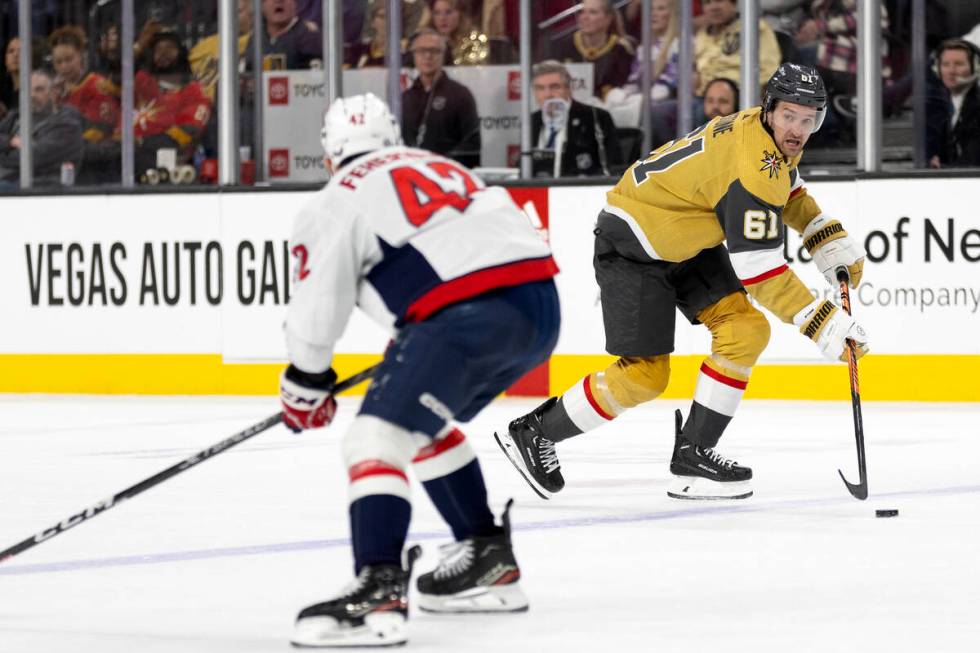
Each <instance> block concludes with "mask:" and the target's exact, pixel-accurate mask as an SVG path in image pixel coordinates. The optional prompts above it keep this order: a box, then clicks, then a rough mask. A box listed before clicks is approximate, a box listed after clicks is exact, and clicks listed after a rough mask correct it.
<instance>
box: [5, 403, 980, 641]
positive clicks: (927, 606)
mask: <svg viewBox="0 0 980 653" xmlns="http://www.w3.org/2000/svg"><path fill="white" fill-rule="evenodd" d="M357 405H358V399H357V398H350V399H347V398H345V399H343V400H342V401H341V412H340V415H339V417H338V419H337V421H336V422H335V423H334V425H333V426H331V427H330V428H329V429H328V430H326V431H322V432H311V433H306V434H304V435H302V436H294V435H292V434H290V433H288V432H287V431H286V430H285V429H283V428H282V427H276V428H274V429H273V430H271V431H269V432H267V433H264V434H262V435H259V436H257V437H256V438H254V439H252V440H250V441H248V442H246V443H244V444H243V445H241V446H240V448H237V449H232V450H230V451H227V452H225V453H223V454H221V455H219V456H217V457H216V458H214V459H213V460H210V461H207V462H205V463H203V464H202V465H200V466H199V467H196V468H194V469H192V470H189V471H187V472H186V473H183V474H181V475H179V476H177V477H175V478H173V479H171V480H169V481H167V482H165V483H163V484H161V485H159V486H158V487H155V488H153V489H151V490H148V491H147V492H145V493H144V494H142V495H140V496H139V497H137V498H134V499H133V500H131V501H129V502H126V503H122V504H120V505H119V506H118V507H115V508H113V509H112V510H109V511H108V512H105V513H103V514H101V515H99V516H97V517H96V518H94V519H92V520H91V521H89V522H86V523H84V524H82V525H80V526H78V527H77V528H74V529H72V530H69V531H67V532H65V533H63V534H61V535H59V536H57V537H55V538H53V539H51V540H48V541H46V542H43V543H41V544H39V545H38V546H36V547H35V548H33V549H30V550H29V551H26V552H24V553H22V554H20V555H18V556H16V557H15V558H12V559H10V560H8V561H7V562H5V563H3V564H0V653H61V652H66V653H131V652H138V653H173V652H181V653H184V652H193V653H197V652H200V653H233V652H234V653H239V652H259V651H263V652H264V651H270V652H274V651H280V652H284V651H287V650H290V648H289V645H288V639H289V634H290V631H291V626H292V621H293V618H294V616H295V614H296V612H297V611H298V610H299V609H300V608H302V607H304V606H305V605H307V604H310V603H314V602H317V601H319V600H323V599H325V598H327V597H328V596H330V595H331V594H332V593H333V592H334V591H336V590H338V589H339V588H340V587H341V586H343V585H344V584H345V583H346V582H347V581H348V580H349V578H350V575H351V562H350V552H349V545H348V543H347V537H348V527H347V520H346V510H347V500H346V496H345V492H346V479H345V475H344V470H343V468H342V465H341V463H340V460H339V452H338V443H339V440H340V437H341V434H342V433H343V432H344V430H345V428H346V427H347V426H348V425H349V424H350V421H351V418H352V415H353V414H354V412H355V411H356V408H357ZM534 405H536V402H535V401H531V400H519V399H503V400H498V401H497V402H496V403H494V404H493V405H492V406H491V407H490V408H488V409H487V410H486V411H484V413H483V414H482V415H480V416H479V417H478V418H477V419H476V420H474V421H473V422H471V423H470V424H469V425H467V426H466V427H465V429H464V430H465V431H466V432H467V433H468V434H469V437H470V439H471V442H473V444H474V445H475V447H476V449H477V451H478V453H479V455H480V460H481V463H482V466H483V471H484V474H485V476H486V479H487V484H488V486H489V489H490V494H491V500H492V505H493V507H494V509H495V510H498V511H499V509H500V508H501V507H502V505H503V503H504V501H505V500H506V499H507V497H515V498H516V499H517V503H516V505H515V507H514V510H513V513H512V514H513V520H514V524H515V532H514V540H515V548H516V553H517V557H518V560H519V562H520V564H521V567H522V571H523V574H524V577H523V580H522V581H521V582H522V583H523V585H524V588H525V591H526V593H527V594H528V595H529V597H530V600H531V609H530V611H529V612H528V613H526V614H519V615H492V616H434V615H427V614H421V613H419V612H417V611H414V610H413V613H412V617H411V621H410V641H409V644H408V646H409V647H410V649H411V650H413V651H417V652H423V651H447V652H448V651H453V652H456V651H487V652H494V653H498V652H501V653H512V652H517V651H561V652H562V653H565V652H566V651H607V652H609V653H612V652H613V651H657V652H673V651H677V652H682V653H696V652H700V651H722V652H726V653H727V652H730V651H746V652H752V653H761V652H765V651H779V652H781V653H782V652H786V651H793V652H797V651H821V652H828V651H830V652H836V651H842V652H844V651H848V652H849V651H858V652H861V653H871V652H877V651H915V652H916V653H920V652H926V651H928V652H937V651H951V652H952V651H956V652H965V651H980V571H978V569H980V562H978V557H980V555H978V554H980V474H978V470H980V438H978V432H980V429H978V426H977V425H978V424H980V406H978V405H967V404H961V405H938V404H894V403H866V404H865V406H864V409H865V429H866V434H867V441H868V446H867V455H868V475H869V478H870V488H871V497H870V498H869V499H868V500H867V501H864V502H860V501H857V500H855V499H853V498H851V496H850V495H849V494H848V493H847V492H846V490H845V488H844V486H843V484H842V483H841V481H840V479H839V478H838V476H837V471H836V470H837V469H838V468H841V469H843V470H844V472H845V474H846V475H847V476H848V477H849V478H850V479H851V480H856V477H857V471H856V455H855V449H854V438H853V429H852V423H851V408H850V405H849V404H848V403H838V402H829V403H817V402H814V403H803V402H762V401H749V402H746V403H745V404H744V405H743V406H742V408H741V410H740V412H739V415H738V417H737V419H736V420H735V421H734V422H733V424H732V426H731V428H730V429H729V432H728V433H727V434H726V436H725V438H724V439H723V440H722V443H721V445H720V446H719V450H720V451H721V452H722V453H724V454H726V455H729V456H730V457H734V458H736V459H738V460H739V461H741V462H743V463H745V464H748V465H750V466H751V467H753V469H754V471H755V480H754V487H755V496H754V497H752V498H751V499H748V500H745V501H741V502H728V503H714V502H712V503H708V502H690V501H678V500H674V499H670V498H668V497H667V496H666V487H667V484H668V481H669V478H668V472H667V461H668V458H669V456H670V449H671V443H672V436H673V434H672V423H673V418H672V412H673V409H674V408H677V407H683V408H685V410H686V407H687V403H686V402H673V401H661V402H654V403H653V404H651V405H649V406H646V407H643V408H640V409H637V410H634V411H633V412H631V413H629V414H628V415H626V416H624V417H623V418H621V419H620V420H618V421H617V422H615V423H614V424H611V425H608V426H606V427H604V428H602V429H601V430H598V431H595V432H592V433H590V434H586V435H584V436H582V437H579V438H576V439H574V440H570V441H568V442H564V443H562V444H561V445H560V446H559V455H560V457H561V461H562V464H563V468H562V469H563V472H564V474H565V478H566V481H567V487H566V490H565V491H564V492H562V493H561V494H559V495H558V496H556V497H555V499H554V500H552V501H547V502H546V501H542V500H540V499H538V498H537V497H535V496H534V495H533V494H532V492H531V490H530V489H529V488H528V487H527V486H526V485H525V484H524V481H523V480H521V479H520V478H519V477H518V475H517V474H516V472H515V471H514V470H513V468H512V467H511V466H510V463H509V462H508V461H507V460H506V459H505V458H504V456H503V455H502V453H501V452H500V451H499V450H498V449H497V446H496V444H495V443H494V442H493V439H492V436H491V432H492V431H493V430H494V429H495V428H498V427H500V426H501V425H504V424H506V422H507V421H508V420H510V419H512V418H513V417H516V416H518V415H520V414H522V413H524V412H526V411H528V410H530V409H531V408H532V407H533V406H534ZM275 411H276V401H275V399H274V398H176V397H168V398H87V397H24V396H7V397H4V398H0V414H2V415H3V418H2V420H0V548H6V547H7V546H10V545H12V544H14V543H16V542H19V541H20V540H22V539H24V538H26V537H29V536H31V535H32V534H34V533H36V532H38V531H40V530H42V529H45V528H48V527H50V526H52V525H54V524H55V523H57V522H58V521H60V520H61V519H63V518H65V517H68V516H69V515H72V514H75V513H76V512H78V511H80V510H81V509H83V508H85V507H87V506H88V505H90V504H92V503H94V502H96V501H97V500H100V499H102V498H105V497H107V496H110V495H112V494H113V493H115V492H116V491H118V490H121V489H123V488H125V487H127V486H128V485H131V484H133V483H135V482H136V481H139V480H142V479H143V478H145V477H148V476H151V475H152V474H154V473H155V472H157V471H159V470H161V469H164V468H165V467H168V466H170V465H171V464H173V463H175V462H177V461H179V460H181V459H183V458H185V457H187V456H189V455H191V454H192V453H194V452H195V451H197V450H199V449H203V448H206V447H208V446H210V445H211V444H213V443H215V442H218V441H220V440H222V439H223V438H225V437H227V436H228V435H231V434H232V433H235V432H237V431H239V430H241V429H243V428H245V427H247V426H249V425H250V424H252V423H254V422H257V421H259V420H260V419H262V418H264V417H265V416H267V415H269V414H272V413H274V412H275ZM413 491H414V498H415V513H414V517H413V522H412V531H411V535H410V541H417V542H421V543H422V545H423V546H424V547H425V550H426V555H425V556H424V557H423V558H422V560H421V561H420V563H419V568H421V569H423V570H425V569H428V568H431V567H432V566H433V565H434V561H435V559H436V556H437V546H436V545H437V544H438V543H440V542H442V541H446V540H448V534H447V531H446V529H445V527H444V526H443V525H442V523H441V521H440V520H439V518H438V516H437V514H436V513H435V511H434V509H433V508H432V506H431V504H430V503H429V501H428V499H427V497H426V496H425V494H424V492H423V491H422V489H421V487H420V486H418V485H415V486H414V490H413ZM876 508H897V509H899V510H900V515H899V517H898V518H893V519H876V518H875V509H876Z"/></svg>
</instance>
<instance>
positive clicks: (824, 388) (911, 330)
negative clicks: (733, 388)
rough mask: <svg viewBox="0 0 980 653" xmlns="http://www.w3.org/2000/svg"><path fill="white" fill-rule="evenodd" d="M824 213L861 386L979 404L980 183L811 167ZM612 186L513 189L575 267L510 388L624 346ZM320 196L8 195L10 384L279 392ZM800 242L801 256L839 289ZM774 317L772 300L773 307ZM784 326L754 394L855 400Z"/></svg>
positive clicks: (549, 379) (692, 344)
mask: <svg viewBox="0 0 980 653" xmlns="http://www.w3.org/2000/svg"><path fill="white" fill-rule="evenodd" d="M808 186H809V190H810V192H811V194H812V195H813V196H815V198H816V199H817V201H818V202H819V203H820V204H821V206H822V207H823V209H824V211H825V212H827V213H828V214H831V215H834V216H837V217H840V218H841V220H842V221H843V222H844V225H845V227H846V228H847V229H848V230H849V231H850V232H851V233H852V234H853V235H855V237H856V238H858V239H859V240H860V241H861V242H862V243H864V244H865V247H866V248H867V250H868V252H869V261H868V264H867V266H866V273H865V280H864V281H863V282H862V284H861V287H860V288H858V289H857V290H855V291H853V292H852V303H853V305H854V311H855V315H856V317H858V318H859V319H860V320H861V322H862V323H863V324H864V325H865V326H866V327H867V329H868V331H869V332H870V334H871V343H872V350H873V354H872V355H871V356H868V357H867V358H865V359H864V360H863V361H862V363H861V383H862V397H864V398H866V399H872V400H873V399H881V400H919V401H951V400H953V401H980V383H978V382H977V381H976V379H977V378H980V345H978V342H977V333H978V326H980V312H978V307H980V275H978V274H977V272H978V270H980V268H978V262H980V230H978V229H977V228H976V225H978V224H980V220H977V210H976V208H975V204H974V202H973V198H972V195H974V194H975V191H976V188H977V180H976V179H963V178H961V179H948V178H944V179H869V180H858V181H853V182H852V181H847V182H842V181H835V182H813V183H810V184H808ZM606 190H607V188H606V187H600V186H584V187H574V188H550V189H545V188H537V189H512V194H514V195H515V199H517V201H518V203H519V204H521V205H522V206H523V207H524V208H525V210H527V211H528V213H529V215H530V216H531V219H532V222H534V223H536V224H540V225H541V226H546V227H548V235H549V238H550V241H551V244H552V247H553V249H554V252H555V257H556V259H557V261H558V264H559V266H560V267H561V270H562V274H561V275H559V277H558V278H557V283H558V287H559V292H560V295H561V300H562V312H563V325H562V334H561V338H560V340H559V343H558V347H557V348H556V350H555V355H554V356H553V357H552V359H551V361H550V362H549V364H548V365H547V366H546V367H545V368H544V369H541V370H538V371H536V373H535V374H534V375H533V377H532V378H530V379H527V380H525V382H523V383H521V384H519V385H520V387H518V388H515V389H514V392H513V394H526V395H545V394H548V393H556V392H561V391H563V390H564V389H565V388H567V387H568V385H569V384H571V383H573V382H575V381H576V380H578V379H579V378H581V377H582V376H583V375H584V374H586V373H588V372H590V371H593V370H595V369H601V368H602V367H604V366H605V365H606V364H608V362H609V361H610V360H612V359H611V358H610V357H608V356H606V355H605V354H604V353H603V344H604V338H603V331H602V319H601V311H600V308H599V306H598V303H597V297H598V288H597V287H596V284H595V281H594V277H593V272H592V265H591V259H592V252H591V250H592V233H591V231H592V225H593V223H594V219H595V215H596V213H597V211H598V210H599V209H600V208H601V207H602V205H603V204H604V193H605V191H606ZM311 194H312V193H310V192H276V193H216V194H207V195H203V194H183V195H181V194H174V195H160V196H145V195H143V196H140V195H136V196H128V195H112V196H108V195H95V196H72V197H64V196H63V197H32V198H13V197H11V198H3V199H0V224H2V227H3V231H4V235H5V237H4V238H3V240H2V242H0V302H2V305H3V306H4V312H5V319H4V320H3V321H2V325H3V326H2V334H3V337H2V338H0V392H64V393H69V392H70V393H111V394H255V395H264V394H274V393H276V391H277V387H278V384H277V375H278V373H279V371H280V370H281V369H282V366H283V361H284V360H285V351H284V346H283V338H282V322H283V318H284V315H285V305H286V302H287V301H288V295H289V285H290V274H291V272H290V257H289V254H288V242H287V240H288V237H289V232H290V226H291V222H292V220H291V218H292V215H294V214H295V212H296V211H297V210H298V208H299V207H300V206H301V205H302V203H303V202H305V201H307V199H308V198H309V197H310V195H311ZM800 250H801V242H800V238H799V236H798V235H796V234H790V236H789V238H788V240H787V246H786V252H785V253H786V255H787V258H788V259H789V261H790V263H791V265H792V267H793V269H794V270H795V271H796V272H797V274H799V276H800V277H801V278H802V279H803V281H804V282H805V283H806V284H807V285H808V286H809V287H810V288H811V289H812V291H813V292H814V293H815V294H823V295H828V296H829V295H832V294H833V290H832V289H831V288H830V287H829V286H828V285H827V283H826V282H825V281H824V280H823V278H822V276H821V275H820V274H819V273H818V272H816V270H814V269H813V266H812V265H808V264H807V263H806V257H805V252H802V254H803V255H802V256H801V251H800ZM677 317H678V324H677V334H676V341H675V344H676V348H675V354H676V355H675V357H674V359H673V362H672V370H673V374H672V379H671V384H670V387H669V388H668V390H667V396H669V397H678V398H681V397H689V396H690V395H691V393H692V391H693V387H694V381H695V379H696V375H697V368H698V366H699V363H700V361H701V359H702V357H703V356H704V353H705V352H707V351H708V350H709V348H710V337H709V334H708V332H707V330H705V329H703V328H700V327H697V328H695V327H692V326H690V325H688V324H687V323H686V322H684V321H683V318H682V317H681V316H680V315H679V314H678V316H677ZM770 318H771V316H770ZM772 326H773V329H772V338H771V340H770V344H769V346H768V348H767V349H766V352H765V354H764V355H763V357H762V359H761V361H760V364H759V366H758V367H757V368H756V370H755V372H754V374H753V377H752V382H751V383H750V384H749V388H748V392H747V395H746V396H748V397H757V398H777V399H779V398H783V399H841V398H846V397H847V396H848V385H847V378H846V369H845V368H844V366H843V365H839V364H838V365H833V364H828V363H825V362H824V361H823V360H822V359H821V358H820V357H819V354H818V353H817V351H816V349H815V347H813V345H812V343H810V342H809V341H808V340H806V339H804V338H803V337H802V336H800V335H799V334H798V333H797V332H796V330H795V329H794V328H792V327H790V326H787V325H782V324H779V323H777V322H775V321H773V325H772ZM389 337H390V334H388V333H386V332H385V331H383V330H382V329H380V328H378V327H377V326H375V325H374V324H373V323H371V322H370V321H368V320H367V319H366V318H364V317H363V316H361V315H359V314H356V313H355V315H354V317H353V319H352V321H351V324H350V327H349V328H348V330H347V332H346V333H345V335H344V337H343V338H342V339H341V341H340V342H339V343H338V346H337V352H338V355H337V359H336V367H337V368H338V371H339V372H340V373H341V376H343V375H345V374H347V373H353V372H355V371H357V370H358V369H361V368H362V367H365V366H366V365H368V364H370V363H371V362H373V361H376V360H378V356H379V352H381V351H382V350H383V348H384V346H385V345H386V343H387V342H388V339H389Z"/></svg>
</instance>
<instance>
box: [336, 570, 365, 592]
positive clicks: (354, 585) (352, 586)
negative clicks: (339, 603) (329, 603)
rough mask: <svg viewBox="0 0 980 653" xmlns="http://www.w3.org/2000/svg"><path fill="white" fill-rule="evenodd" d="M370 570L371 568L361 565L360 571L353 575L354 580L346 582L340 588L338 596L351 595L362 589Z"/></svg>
mask: <svg viewBox="0 0 980 653" xmlns="http://www.w3.org/2000/svg"><path fill="white" fill-rule="evenodd" d="M370 571H371V570H370V569H369V568H368V567H363V568H362V569H361V573H359V574H358V575H357V576H354V580H352V581H350V582H349V583H347V584H346V585H345V586H344V587H343V589H341V590H340V594H339V597H346V596H353V595H354V594H357V593H358V592H360V591H361V590H362V589H364V586H365V585H366V584H367V579H368V576H369V575H370Z"/></svg>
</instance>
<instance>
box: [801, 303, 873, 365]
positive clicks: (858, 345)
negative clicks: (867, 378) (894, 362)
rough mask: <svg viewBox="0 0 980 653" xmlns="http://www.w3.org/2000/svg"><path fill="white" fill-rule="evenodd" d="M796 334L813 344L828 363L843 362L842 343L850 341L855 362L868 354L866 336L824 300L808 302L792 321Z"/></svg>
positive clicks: (844, 355)
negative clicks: (803, 336) (797, 331)
mask: <svg viewBox="0 0 980 653" xmlns="http://www.w3.org/2000/svg"><path fill="white" fill-rule="evenodd" d="M793 324H795V325H796V326H798V327H800V333H802V334H803V335H805V336H806V337H807V338H809V339H810V340H812V341H814V342H815V343H817V348H818V349H819V350H820V352H821V353H822V354H823V355H824V356H826V357H827V358H829V359H830V360H832V361H837V360H839V361H846V360H847V343H846V340H853V341H854V345H855V348H854V351H855V353H856V354H857V357H858V358H861V357H862V356H864V355H865V354H866V353H868V333H867V332H866V331H865V330H864V327H862V326H861V325H860V324H858V323H857V322H855V321H854V318H852V317H851V316H850V315H848V314H847V313H845V312H844V311H842V310H841V309H840V308H838V307H837V306H836V305H834V304H833V303H831V302H828V301H827V300H821V299H818V300H816V301H814V302H811V303H810V304H808V305H807V306H806V308H804V309H803V310H802V311H800V312H799V313H797V314H796V316H795V317H794V318H793Z"/></svg>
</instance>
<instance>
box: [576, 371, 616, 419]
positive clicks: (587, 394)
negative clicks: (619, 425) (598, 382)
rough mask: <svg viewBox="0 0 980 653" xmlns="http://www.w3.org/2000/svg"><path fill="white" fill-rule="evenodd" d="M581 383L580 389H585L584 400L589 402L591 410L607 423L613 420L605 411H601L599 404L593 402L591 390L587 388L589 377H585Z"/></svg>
mask: <svg viewBox="0 0 980 653" xmlns="http://www.w3.org/2000/svg"><path fill="white" fill-rule="evenodd" d="M582 383H583V386H582V387H584V388H585V398H586V399H588V400H589V405H590V406H592V409H593V410H594V411H595V412H597V413H599V416H600V417H603V418H605V419H608V420H609V421H612V420H613V419H615V418H614V417H613V416H612V415H610V414H609V413H607V412H606V411H604V410H602V406H600V405H599V402H598V401H596V400H595V397H593V396H592V388H590V387H589V377H585V378H584V379H583V380H582Z"/></svg>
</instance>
